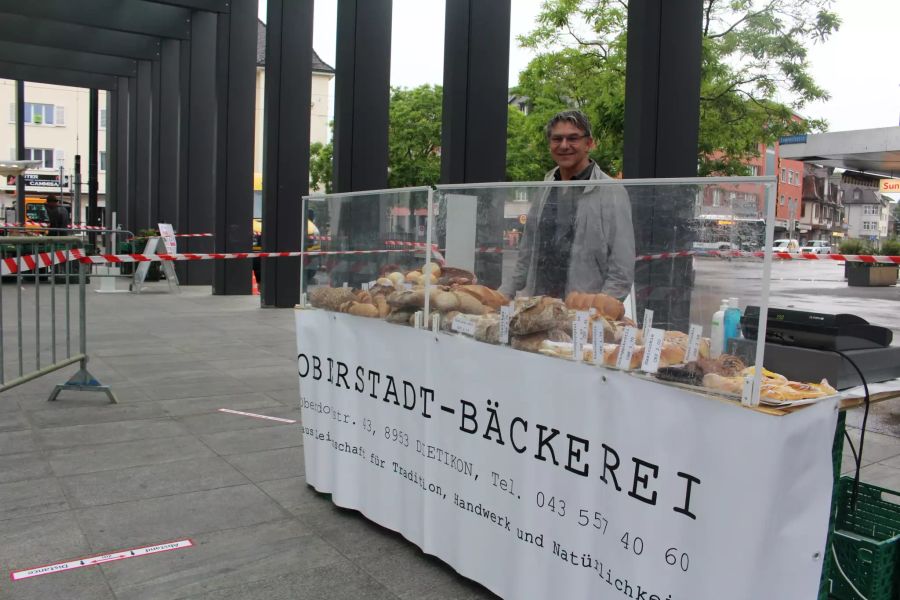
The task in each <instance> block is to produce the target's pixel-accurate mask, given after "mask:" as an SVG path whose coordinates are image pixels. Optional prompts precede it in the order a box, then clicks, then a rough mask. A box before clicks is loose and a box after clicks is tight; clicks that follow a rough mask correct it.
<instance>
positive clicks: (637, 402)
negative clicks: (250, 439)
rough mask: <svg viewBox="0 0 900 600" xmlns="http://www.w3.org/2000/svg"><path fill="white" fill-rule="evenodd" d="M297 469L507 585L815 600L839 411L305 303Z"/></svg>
mask: <svg viewBox="0 0 900 600" xmlns="http://www.w3.org/2000/svg"><path fill="white" fill-rule="evenodd" d="M296 316H297V319H296V320H297V346H298V359H297V367H298V374H299V376H300V396H301V406H302V423H303V431H304V451H305V462H306V479H307V481H308V482H309V483H310V484H311V485H312V486H314V487H315V488H316V489H317V490H319V491H321V492H327V493H330V494H332V499H333V501H334V502H335V504H337V505H339V506H343V507H347V508H354V509H357V510H359V511H360V512H362V513H363V514H364V515H365V516H366V517H368V518H369V519H371V520H373V521H375V522H377V523H379V524H381V525H383V526H385V527H388V528H390V529H393V530H395V531H398V532H400V533H402V534H403V535H404V536H405V537H406V538H407V539H409V540H411V541H412V542H414V543H415V544H416V545H418V546H419V547H420V548H422V549H423V550H424V551H425V552H427V553H429V554H433V555H435V556H438V557H440V558H441V559H443V560H444V561H446V562H447V563H448V564H450V565H451V566H452V567H453V568H454V569H456V570H457V571H458V572H460V573H461V574H463V575H465V576H466V577H470V578H472V579H474V580H476V581H478V582H480V583H482V584H483V585H485V586H487V587H488V588H490V589H491V590H492V591H494V592H495V593H497V594H499V595H500V596H502V597H504V598H515V599H523V598H566V599H578V598H586V599H587V598H590V599H616V598H629V599H633V600H760V599H763V598H764V599H766V600H779V599H783V600H807V599H814V598H815V597H816V594H817V590H818V585H819V578H820V575H821V570H822V559H823V553H824V550H825V537H826V533H827V528H828V517H829V506H830V498H831V485H832V466H831V444H832V440H833V437H834V430H835V423H836V415H837V412H836V411H837V408H836V403H834V402H823V403H820V404H817V405H814V406H811V407H809V408H806V409H804V410H802V411H799V412H796V413H794V414H792V415H790V416H785V417H775V416H770V415H765V414H762V413H759V412H755V411H752V410H749V409H746V408H743V407H741V406H739V405H737V404H735V403H728V402H720V401H717V400H715V399H711V398H708V397H704V396H702V395H700V394H695V393H691V392H689V391H683V390H681V389H677V388H674V387H670V386H666V385H663V384H660V383H657V382H655V381H652V380H650V378H649V377H647V376H640V375H633V374H626V373H621V372H616V371H611V370H608V369H603V368H599V367H595V366H591V365H586V364H578V363H573V362H568V361H564V360H555V359H551V358H548V357H544V356H540V355H535V354H528V353H525V352H519V351H516V350H512V349H510V348H508V347H503V346H491V345H488V344H483V343H479V342H475V341H473V340H471V339H468V338H465V337H462V336H459V337H454V336H450V335H445V334H440V335H439V336H435V334H433V333H430V332H427V331H420V330H414V329H411V328H406V327H401V326H397V325H391V324H388V323H385V322H382V321H378V320H374V319H365V318H361V317H353V316H350V315H343V314H340V315H336V314H332V313H327V312H323V311H315V310H298V311H297V312H296Z"/></svg>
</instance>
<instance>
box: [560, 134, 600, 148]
mask: <svg viewBox="0 0 900 600" xmlns="http://www.w3.org/2000/svg"><path fill="white" fill-rule="evenodd" d="M589 137H591V136H589V135H551V136H550V145H551V146H559V145H560V144H562V143H563V140H565V141H566V142H568V144H569V145H570V146H574V145H575V144H577V143H578V142H580V141H581V140H583V139H584V138H589Z"/></svg>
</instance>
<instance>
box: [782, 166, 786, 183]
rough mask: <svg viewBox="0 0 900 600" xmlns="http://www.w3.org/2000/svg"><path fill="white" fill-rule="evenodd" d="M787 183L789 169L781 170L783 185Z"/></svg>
mask: <svg viewBox="0 0 900 600" xmlns="http://www.w3.org/2000/svg"><path fill="white" fill-rule="evenodd" d="M786 182H787V169H782V170H781V183H786Z"/></svg>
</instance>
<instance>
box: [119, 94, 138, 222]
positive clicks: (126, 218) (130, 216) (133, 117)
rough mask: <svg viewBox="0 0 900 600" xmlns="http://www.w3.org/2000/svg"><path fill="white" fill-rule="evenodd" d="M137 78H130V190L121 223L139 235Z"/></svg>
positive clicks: (121, 206) (122, 209) (123, 208)
mask: <svg viewBox="0 0 900 600" xmlns="http://www.w3.org/2000/svg"><path fill="white" fill-rule="evenodd" d="M137 89H138V86H137V77H129V78H128V153H127V155H126V157H127V162H128V166H127V169H128V188H127V193H126V196H125V205H124V206H123V205H122V203H119V210H121V211H122V216H121V217H120V219H119V220H120V222H121V223H122V225H123V226H124V227H125V228H126V229H128V230H129V231H131V232H133V233H137V221H136V219H137V201H138V200H137V198H138V193H137V181H138V166H137V165H138V160H137V157H138V143H137V138H138V136H137V132H138V125H137V124H138V113H137V109H138V92H137Z"/></svg>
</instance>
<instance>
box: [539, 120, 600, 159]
mask: <svg viewBox="0 0 900 600" xmlns="http://www.w3.org/2000/svg"><path fill="white" fill-rule="evenodd" d="M593 147H594V140H593V139H592V138H590V137H587V136H585V134H584V131H582V130H581V129H578V127H576V126H575V125H573V124H572V123H567V122H565V121H563V122H560V123H557V124H556V125H554V126H553V128H552V129H551V130H550V154H551V155H552V156H553V160H554V161H556V164H557V165H558V166H559V167H560V168H561V169H563V170H567V171H568V170H572V169H576V168H579V167H580V168H584V167H586V166H587V162H588V152H590V150H591V148H593Z"/></svg>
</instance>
